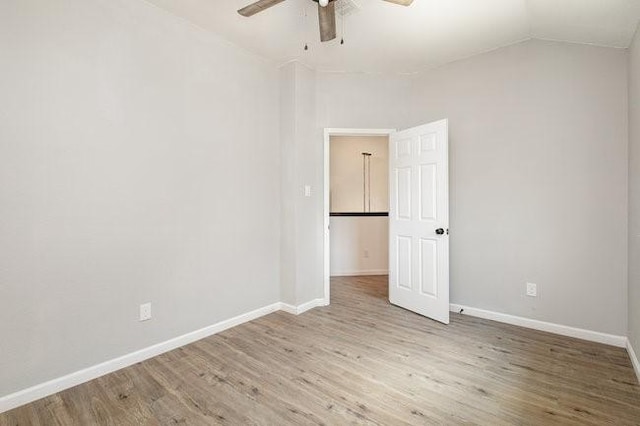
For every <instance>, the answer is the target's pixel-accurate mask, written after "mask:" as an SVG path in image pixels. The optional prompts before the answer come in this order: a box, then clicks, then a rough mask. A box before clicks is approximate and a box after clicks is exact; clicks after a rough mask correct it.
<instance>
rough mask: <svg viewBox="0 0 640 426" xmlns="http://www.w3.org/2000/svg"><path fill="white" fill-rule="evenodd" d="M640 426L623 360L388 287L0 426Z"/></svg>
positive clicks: (638, 404)
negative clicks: (434, 314)
mask: <svg viewBox="0 0 640 426" xmlns="http://www.w3.org/2000/svg"><path fill="white" fill-rule="evenodd" d="M173 424H190V425H213V424H237V425H240V424H251V425H304V424H317V425H320V424H324V425H344V424H381V425H402V424H415V425H419V424H481V425H503V424H504V425H550V424H568V425H592V424H593V425H595V424H616V425H632V424H635V425H640V387H639V386H638V383H637V381H636V377H635V375H634V372H633V369H632V367H631V364H630V361H629V358H628V356H627V353H626V351H625V350H623V349H619V348H613V347H609V346H605V345H600V344H595V343H589V342H585V341H581V340H576V339H570V338H565V337H560V336H555V335H552V334H547V333H542V332H537V331H532V330H527V329H523V328H519V327H514V326H509V325H504V324H499V323H496V322H492V321H486V320H480V319H476V318H472V317H468V316H463V315H453V317H452V321H451V324H450V325H448V326H445V325H441V324H439V323H436V322H434V321H430V320H428V319H426V318H423V317H420V316H418V315H415V314H413V313H411V312H408V311H405V310H403V309H400V308H397V307H394V306H391V305H389V303H388V302H387V277H353V278H336V279H333V280H332V304H331V306H329V307H326V308H317V309H314V310H312V311H309V312H307V313H305V314H303V315H301V316H298V317H296V316H293V315H290V314H286V313H281V312H278V313H275V314H271V315H268V316H266V317H263V318H261V319H258V320H256V321H253V322H251V323H247V324H244V325H241V326H239V327H236V328H233V329H231V330H227V331H225V332H223V333H221V334H218V335H216V336H212V337H209V338H207V339H203V340H201V341H199V342H196V343H193V344H191V345H188V346H186V347H183V348H180V349H177V350H175V351H172V352H169V353H166V354H164V355H161V356H158V357H156V358H153V359H150V360H148V361H145V362H142V363H139V364H136V365H134V366H131V367H129V368H126V369H124V370H121V371H118V372H115V373H112V374H109V375H107V376H104V377H102V378H99V379H96V380H93V381H91V382H89V383H86V384H83V385H80V386H77V387H75V388H72V389H69V390H67V391H64V392H61V393H59V394H56V395H53V396H51V397H48V398H45V399H42V400H40V401H37V402H35V403H32V404H29V405H26V406H24V407H21V408H18V409H16V410H13V411H10V412H8V413H5V414H1V415H0V425H2V426H5V425H11V426H13V425H173Z"/></svg>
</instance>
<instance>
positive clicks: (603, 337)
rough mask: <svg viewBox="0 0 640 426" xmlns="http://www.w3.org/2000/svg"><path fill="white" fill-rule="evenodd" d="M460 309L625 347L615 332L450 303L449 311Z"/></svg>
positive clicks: (621, 337)
mask: <svg viewBox="0 0 640 426" xmlns="http://www.w3.org/2000/svg"><path fill="white" fill-rule="evenodd" d="M460 309H464V312H463V315H471V316H472V317H478V318H484V319H488V320H493V321H498V322H503V323H506V324H511V325H518V326H520V327H527V328H532V329H534V330H540V331H546V332H548V333H554V334H560V335H562V336H568V337H575V338H577V339H583V340H589V341H591V342H597V343H604V344H605V345H611V346H617V347H619V348H625V347H627V337H626V336H617V335H615V334H607V333H601V332H599V331H591V330H585V329H582V328H575V327H569V326H567V325H560V324H554V323H551V322H545V321H539V320H534V319H530V318H524V317H517V316H515V315H509V314H502V313H500V312H493V311H487V310H484V309H478V308H471V307H469V306H463V305H456V304H451V305H450V310H451V312H460Z"/></svg>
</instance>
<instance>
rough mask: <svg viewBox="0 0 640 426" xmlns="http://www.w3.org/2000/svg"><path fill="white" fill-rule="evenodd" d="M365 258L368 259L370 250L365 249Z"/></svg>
mask: <svg viewBox="0 0 640 426" xmlns="http://www.w3.org/2000/svg"><path fill="white" fill-rule="evenodd" d="M364 258H365V259H368V258H369V250H365V251H364Z"/></svg>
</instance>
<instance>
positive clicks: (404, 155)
mask: <svg viewBox="0 0 640 426" xmlns="http://www.w3.org/2000/svg"><path fill="white" fill-rule="evenodd" d="M389 150H390V152H389V167H390V169H389V180H390V185H389V193H390V201H391V203H390V206H389V300H390V301H391V303H393V304H394V305H398V306H400V307H402V308H405V309H409V310H411V311H413V312H416V313H418V314H420V315H424V316H426V317H429V318H433V319H434V320H437V321H440V322H443V323H445V324H448V323H449V167H448V166H449V155H448V154H449V136H448V122H447V120H441V121H437V122H435V123H431V124H426V125H424V126H419V127H414V128H413V129H408V130H403V131H401V132H396V133H393V134H391V136H390V143H389Z"/></svg>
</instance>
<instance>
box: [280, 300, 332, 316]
mask: <svg viewBox="0 0 640 426" xmlns="http://www.w3.org/2000/svg"><path fill="white" fill-rule="evenodd" d="M280 305H281V308H280V309H281V310H283V311H285V312H288V313H290V314H293V315H300V314H302V313H304V312H307V311H308V310H310V309H313V308H317V307H318V306H326V305H328V303H326V302H325V300H324V298H323V299H313V300H312V301H310V302H307V303H303V304H302V305H298V306H294V305H290V304H288V303H281V304H280Z"/></svg>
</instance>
